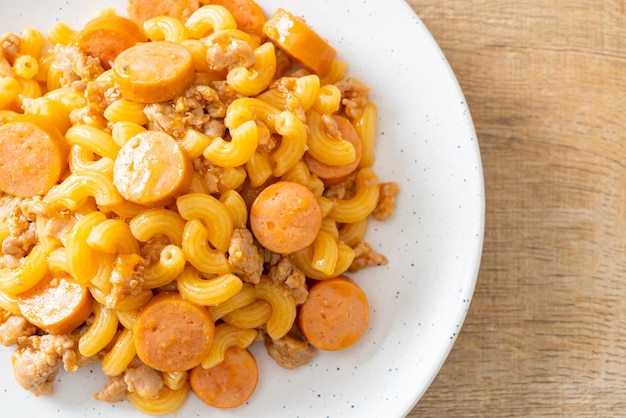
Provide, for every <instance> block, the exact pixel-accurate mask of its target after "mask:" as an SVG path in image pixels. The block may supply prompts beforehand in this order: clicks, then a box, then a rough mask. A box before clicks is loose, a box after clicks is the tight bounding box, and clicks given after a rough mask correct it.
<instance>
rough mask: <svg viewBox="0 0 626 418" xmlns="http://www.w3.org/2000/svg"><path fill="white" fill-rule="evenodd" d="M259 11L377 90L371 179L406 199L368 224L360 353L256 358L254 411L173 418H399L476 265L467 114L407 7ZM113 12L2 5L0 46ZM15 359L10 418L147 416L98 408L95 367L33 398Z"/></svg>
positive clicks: (429, 366) (0, 366)
mask: <svg viewBox="0 0 626 418" xmlns="http://www.w3.org/2000/svg"><path fill="white" fill-rule="evenodd" d="M258 3H259V4H260V5H261V6H262V7H263V9H264V10H265V12H266V14H267V15H268V16H269V15H270V14H271V13H273V12H274V10H276V9H277V8H278V7H284V8H285V9H288V10H290V11H291V12H292V13H294V14H296V15H300V16H303V17H304V18H305V19H306V21H307V23H308V24H309V25H310V26H312V27H313V28H314V29H315V30H316V31H317V32H318V33H320V34H321V35H322V36H323V37H324V38H326V39H327V40H328V41H329V42H330V43H331V44H332V45H333V46H334V47H335V48H336V49H337V51H338V55H339V58H341V59H344V60H346V61H347V62H348V65H349V67H348V71H349V74H350V75H352V76H354V77H357V78H359V79H361V80H362V81H364V82H365V83H367V84H369V85H370V86H371V87H372V90H371V93H370V99H371V100H372V101H373V102H375V103H376V105H377V106H378V112H379V113H378V122H377V129H376V134H377V135H376V141H377V144H376V164H375V167H374V168H375V171H376V172H377V174H378V176H379V178H380V180H381V181H382V182H386V181H396V182H398V184H399V185H400V188H401V192H400V194H399V195H398V196H397V206H396V209H395V213H394V215H393V217H392V218H391V219H390V220H388V221H385V222H376V221H371V223H370V228H369V232H368V235H367V240H368V241H369V242H370V243H371V244H372V246H373V247H374V248H375V249H376V250H377V251H379V252H381V253H383V254H385V255H386V256H387V257H388V258H389V264H388V265H386V266H381V267H375V268H370V269H367V270H362V271H361V272H359V273H357V274H353V275H351V277H352V278H353V279H355V280H356V281H357V282H358V283H359V284H360V285H361V286H362V288H363V289H364V290H365V292H366V293H367V295H368V297H369V300H370V307H371V315H370V324H369V329H368V331H367V332H366V334H365V335H364V337H363V338H362V340H361V341H359V342H358V343H357V344H356V345H355V346H353V347H351V348H349V349H347V350H344V351H341V352H320V353H319V355H318V356H317V357H316V358H315V360H314V361H313V362H312V363H311V364H309V365H307V366H304V367H301V368H299V369H296V370H283V369H281V368H280V367H278V366H277V365H276V364H275V363H274V361H273V360H271V359H269V358H268V356H267V354H266V352H265V349H264V347H262V345H260V344H257V345H256V347H254V348H253V352H254V354H255V355H256V357H257V359H258V363H259V373H260V377H259V382H258V386H257V389H256V392H255V393H254V394H253V396H252V397H251V398H250V400H249V402H247V404H245V405H243V406H241V407H238V408H235V409H231V410H219V409H216V408H212V407H210V406H207V405H205V404H203V403H202V402H200V401H199V400H198V399H197V398H196V397H195V396H194V395H193V394H192V395H191V396H190V397H189V399H188V401H187V403H186V404H185V406H184V407H183V408H182V409H181V410H180V411H179V413H178V414H177V416H179V417H194V416H206V415H208V414H210V415H211V416H212V417H257V418H261V417H301V418H303V417H316V418H317V417H355V418H356V417H359V418H361V417H382V416H384V417H403V416H405V415H406V414H408V413H409V412H410V410H411V408H412V407H413V406H414V405H415V403H416V402H417V401H418V400H419V398H420V397H421V396H422V394H423V393H424V392H425V391H426V389H427V388H428V386H429V385H430V383H431V382H432V380H433V378H434V377H435V375H436V374H437V372H438V371H439V369H440V367H441V365H442V364H443V362H444V361H445V359H446V357H447V355H448V353H449V351H450V349H451V347H452V345H453V344H454V341H455V339H456V336H457V335H458V333H459V331H460V329H461V325H462V323H463V320H464V318H465V315H466V312H467V309H468V307H469V305H470V301H471V298H472V293H473V290H474V285H475V281H476V277H477V273H478V267H479V264H480V255H481V250H482V239H483V227H484V188H483V177H482V166H481V161H480V152H479V147H478V141H477V138H476V134H475V131H474V127H473V123H472V119H471V116H470V113H469V110H468V107H467V104H466V102H465V99H464V96H463V94H462V92H461V89H460V88H459V85H458V83H457V81H456V78H455V76H454V74H453V72H452V71H451V69H450V67H449V65H448V63H447V61H446V58H445V57H444V55H443V53H442V52H441V50H440V49H439V47H438V46H437V43H436V42H435V40H434V39H433V38H432V36H431V35H430V33H429V32H428V29H427V28H426V27H425V26H424V24H423V22H422V21H421V20H420V19H419V18H418V17H417V16H416V15H415V14H414V12H413V10H411V8H410V7H409V6H408V5H407V4H406V3H405V2H404V1H402V0H388V1H384V2H382V1H374V0H345V1H335V0H317V1H309V0H289V1H270V0H259V1H258ZM109 6H112V7H115V8H116V9H117V11H118V12H119V13H120V14H125V3H124V1H123V0H112V1H109V2H104V1H103V2H100V3H99V4H98V5H96V4H95V2H84V1H82V0H55V1H52V0H47V1H40V0H21V1H19V2H18V1H15V2H11V3H7V4H5V5H4V8H3V13H2V14H1V16H0V32H2V33H3V32H6V31H16V32H20V31H21V30H22V29H23V28H25V27H35V28H38V29H40V30H42V31H44V32H45V31H47V30H48V29H49V28H50V27H51V26H52V25H53V24H54V23H56V22H58V21H62V22H66V23H68V24H69V25H70V26H71V27H73V28H80V27H81V25H82V24H84V23H85V22H86V21H87V20H88V19H89V18H90V17H91V16H92V15H93V14H94V12H95V11H96V10H97V9H98V8H102V7H109ZM11 351H12V348H0V376H2V377H1V378H0V379H1V380H2V388H3V390H2V391H0V404H2V405H4V406H3V413H2V416H5V417H7V416H9V417H20V418H26V417H40V416H47V417H55V416H63V417H66V418H70V417H96V416H111V415H112V414H114V413H115V414H119V415H120V416H121V415H123V416H125V417H140V416H144V415H143V414H141V413H140V412H138V411H137V410H135V409H134V408H133V407H132V406H131V405H130V404H129V403H128V402H126V401H124V402H121V403H117V404H108V403H102V402H97V401H94V400H92V398H91V395H92V394H94V393H96V392H98V391H99V390H100V388H101V387H102V386H103V385H104V383H105V381H106V378H105V377H104V376H103V374H102V373H101V372H100V371H99V368H98V366H97V365H96V366H95V367H93V368H89V367H86V368H83V369H82V370H80V371H78V372H76V373H66V372H64V371H62V372H61V373H60V374H59V376H58V378H57V382H55V393H54V394H53V395H46V396H41V397H39V398H35V397H34V396H32V395H31V394H30V393H29V392H26V391H24V390H23V389H21V388H20V387H19V386H18V385H17V384H16V383H15V382H14V380H13V377H12V376H13V374H12V373H13V372H12V367H11V360H10V353H11ZM7 408H8V410H7ZM7 413H8V415H7Z"/></svg>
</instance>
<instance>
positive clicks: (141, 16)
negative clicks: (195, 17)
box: [127, 0, 200, 25]
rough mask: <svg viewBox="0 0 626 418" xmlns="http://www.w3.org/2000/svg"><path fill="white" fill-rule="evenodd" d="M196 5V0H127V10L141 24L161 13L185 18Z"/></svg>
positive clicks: (196, 7)
mask: <svg viewBox="0 0 626 418" xmlns="http://www.w3.org/2000/svg"><path fill="white" fill-rule="evenodd" d="M198 7H200V3H199V2H198V0H168V1H163V0H128V7H127V10H128V16H130V18H131V19H132V20H133V21H135V22H137V23H138V24H139V25H143V24H144V22H145V21H146V20H148V19H151V18H153V17H156V16H161V15H163V16H170V17H175V18H177V19H180V20H185V19H187V18H188V17H189V16H191V14H192V13H193V12H195V11H196V10H197V9H198Z"/></svg>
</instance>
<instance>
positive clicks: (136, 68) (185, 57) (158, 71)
mask: <svg viewBox="0 0 626 418" xmlns="http://www.w3.org/2000/svg"><path fill="white" fill-rule="evenodd" d="M113 71H114V72H115V77H116V80H117V82H118V85H119V88H120V92H121V93H122V96H124V98H125V99H128V100H132V101H135V102H140V103H157V102H165V101H168V100H172V99H173V98H175V97H176V96H178V95H180V94H181V93H182V92H183V91H184V90H185V89H186V88H187V87H188V86H189V85H190V84H191V83H193V81H194V80H195V77H196V72H195V68H194V66H193V59H192V57H191V53H190V52H189V50H188V49H187V48H185V47H184V46H182V45H181V44H178V43H176V42H169V41H155V42H145V43H139V44H136V45H134V46H132V47H130V48H128V49H126V50H124V51H122V52H121V53H120V54H119V55H118V56H117V58H116V59H115V61H114V62H113Z"/></svg>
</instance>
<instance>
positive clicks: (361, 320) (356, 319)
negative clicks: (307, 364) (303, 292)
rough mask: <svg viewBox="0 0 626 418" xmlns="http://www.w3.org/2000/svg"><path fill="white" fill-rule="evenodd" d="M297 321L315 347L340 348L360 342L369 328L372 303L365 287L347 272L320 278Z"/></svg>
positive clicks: (312, 287) (325, 348) (310, 292)
mask: <svg viewBox="0 0 626 418" xmlns="http://www.w3.org/2000/svg"><path fill="white" fill-rule="evenodd" d="M296 321H297V324H298V327H299V328H300V330H301V331H302V334H304V336H305V337H306V339H307V340H308V341H309V343H311V344H312V345H314V346H315V347H317V348H319V349H322V350H329V351H337V350H343V349H344V348H347V347H350V346H351V345H353V344H354V343H356V342H357V341H358V340H359V339H360V338H361V336H363V334H364V333H365V331H366V330H367V325H368V322H369V304H368V302H367V297H366V296H365V293H364V292H363V290H361V288H360V287H359V286H358V285H357V284H356V283H355V282H353V281H352V280H350V279H349V278H347V277H346V276H338V277H336V278H333V279H328V280H323V281H319V282H316V283H315V284H313V285H312V286H311V287H310V288H309V296H308V298H307V300H306V301H305V302H304V303H303V304H302V305H301V306H300V310H299V312H298V316H297V319H296Z"/></svg>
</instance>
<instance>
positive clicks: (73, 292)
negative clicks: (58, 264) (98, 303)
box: [16, 276, 93, 334]
mask: <svg viewBox="0 0 626 418" xmlns="http://www.w3.org/2000/svg"><path fill="white" fill-rule="evenodd" d="M16 299H17V304H18V306H19V308H20V312H21V313H22V316H23V317H24V318H25V319H26V320H28V322H30V323H31V324H33V325H35V326H36V327H38V328H41V329H42V330H44V331H46V332H48V333H50V334H67V333H70V332H72V331H73V330H74V329H76V327H78V326H79V325H80V324H82V323H83V322H85V320H86V319H87V318H88V317H89V315H91V312H92V309H93V297H92V296H91V293H90V292H89V289H88V288H87V286H84V285H82V284H79V283H76V282H75V281H73V280H72V279H71V278H69V277H63V276H60V277H54V276H49V277H46V278H44V279H43V280H42V282H41V283H39V284H38V285H37V286H35V287H34V288H32V289H30V290H28V291H26V292H23V293H20V294H19V295H17V297H16Z"/></svg>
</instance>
